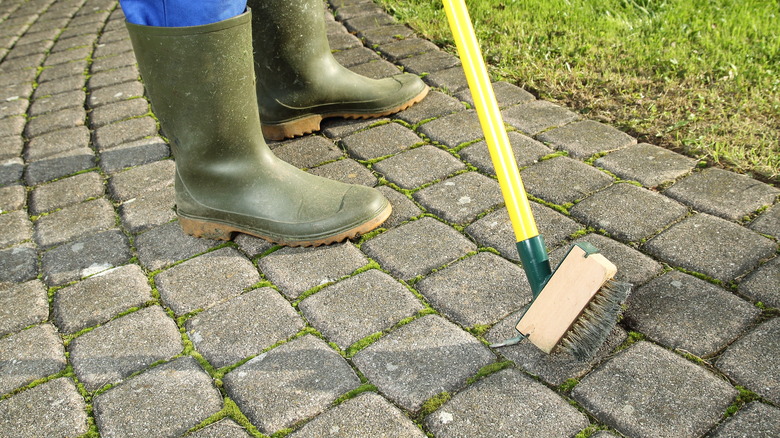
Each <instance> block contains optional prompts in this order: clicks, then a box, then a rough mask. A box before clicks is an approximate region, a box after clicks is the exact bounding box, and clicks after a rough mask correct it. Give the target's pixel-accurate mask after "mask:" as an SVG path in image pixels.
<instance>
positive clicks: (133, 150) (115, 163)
mask: <svg viewBox="0 0 780 438" xmlns="http://www.w3.org/2000/svg"><path fill="white" fill-rule="evenodd" d="M170 156H171V150H170V148H169V147H168V144H167V143H165V141H164V140H163V139H162V138H160V137H157V136H154V137H149V138H143V139H141V140H135V141H131V142H129V143H124V144H122V145H119V146H116V147H113V148H111V149H109V150H107V151H103V152H102V153H101V154H100V167H101V169H103V171H104V172H108V173H113V172H116V171H119V170H122V169H125V168H128V167H134V166H142V165H144V164H150V163H154V162H155V161H162V160H165V159H166V158H168V157H170Z"/></svg>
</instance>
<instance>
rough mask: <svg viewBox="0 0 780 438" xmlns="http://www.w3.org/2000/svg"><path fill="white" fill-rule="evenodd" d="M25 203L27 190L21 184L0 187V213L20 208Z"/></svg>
mask: <svg viewBox="0 0 780 438" xmlns="http://www.w3.org/2000/svg"><path fill="white" fill-rule="evenodd" d="M26 203H27V191H26V190H25V188H24V186H22V185H14V186H7V187H2V188H0V213H5V212H7V211H14V210H20V209H22V208H24V207H25V204H26Z"/></svg>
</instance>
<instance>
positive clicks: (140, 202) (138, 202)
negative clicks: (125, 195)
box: [119, 187, 176, 233]
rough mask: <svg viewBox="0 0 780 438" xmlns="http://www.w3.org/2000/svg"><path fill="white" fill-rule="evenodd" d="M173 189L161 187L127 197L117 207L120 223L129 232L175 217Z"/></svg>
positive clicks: (147, 227) (142, 229) (156, 224)
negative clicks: (127, 198)
mask: <svg viewBox="0 0 780 438" xmlns="http://www.w3.org/2000/svg"><path fill="white" fill-rule="evenodd" d="M175 197H176V194H175V190H174V188H173V187H163V188H161V189H159V190H155V191H151V192H146V193H142V194H140V195H138V196H137V197H135V198H132V199H129V200H127V201H125V202H123V203H122V205H121V206H120V207H119V217H120V218H121V220H122V225H124V227H125V228H126V229H127V230H128V231H130V232H131V233H139V232H141V231H144V230H147V229H149V228H153V227H156V226H159V225H163V224H165V223H168V222H170V221H172V220H173V219H175V218H176V211H175V207H174V204H175Z"/></svg>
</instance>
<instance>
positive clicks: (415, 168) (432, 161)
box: [374, 145, 466, 189]
mask: <svg viewBox="0 0 780 438" xmlns="http://www.w3.org/2000/svg"><path fill="white" fill-rule="evenodd" d="M374 169H375V170H376V171H377V172H379V173H381V174H382V175H384V176H385V178H387V179H388V180H389V181H390V182H392V183H394V184H396V185H398V186H399V187H401V188H402V189H414V188H416V187H419V186H421V185H423V184H427V183H430V182H433V181H436V180H438V179H441V178H444V177H446V176H448V175H451V174H453V173H455V172H457V171H460V170H464V169H466V166H465V165H464V164H463V163H461V162H460V161H458V159H457V158H455V157H454V156H452V155H451V154H449V153H447V152H446V151H443V150H441V149H439V148H437V147H436V146H431V145H423V146H420V147H418V148H414V149H411V150H408V151H406V152H402V153H400V154H398V155H395V156H392V157H390V158H387V159H385V160H382V161H380V162H378V163H376V164H374ZM423 169H424V171H423Z"/></svg>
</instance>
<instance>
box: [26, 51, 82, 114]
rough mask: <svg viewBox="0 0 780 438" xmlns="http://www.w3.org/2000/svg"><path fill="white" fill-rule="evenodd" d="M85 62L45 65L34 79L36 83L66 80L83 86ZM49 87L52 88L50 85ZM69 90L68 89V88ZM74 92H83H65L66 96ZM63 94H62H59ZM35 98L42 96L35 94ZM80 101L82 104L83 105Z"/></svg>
mask: <svg viewBox="0 0 780 438" xmlns="http://www.w3.org/2000/svg"><path fill="white" fill-rule="evenodd" d="M87 67H88V64H87V60H86V59H83V60H79V61H72V62H66V63H63V64H57V65H47V66H45V67H44V68H43V70H41V74H39V75H38V77H37V78H36V80H37V82H38V83H45V82H53V81H57V80H60V79H68V80H70V81H73V84H76V83H81V85H82V86H83V85H84V80H85V79H86V77H85V76H84V75H85V72H86V71H87ZM50 86H54V85H53V84H51V85H50ZM69 88H70V87H69ZM74 91H81V92H83V91H84V90H73V91H70V92H67V93H68V94H70V93H73V92H74ZM60 94H64V93H60ZM36 96H43V94H38V93H36ZM83 102H84V101H83V100H82V104H83Z"/></svg>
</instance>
